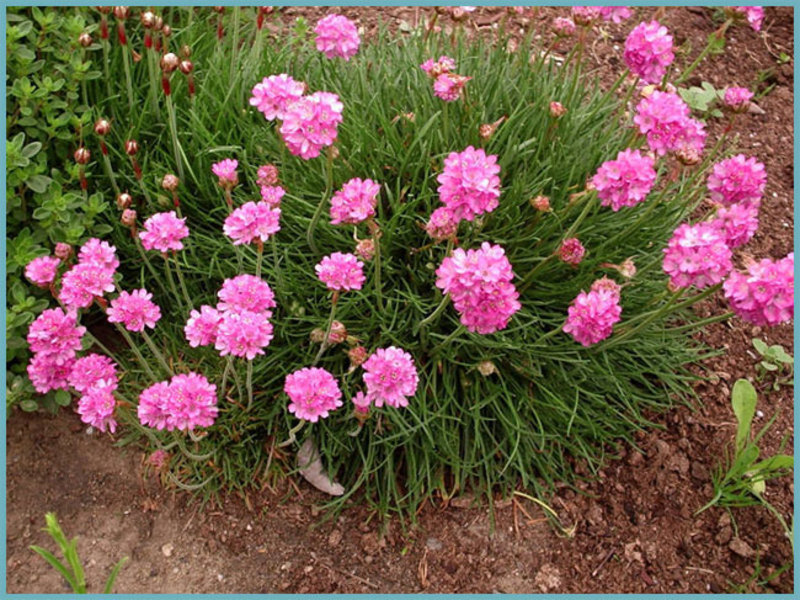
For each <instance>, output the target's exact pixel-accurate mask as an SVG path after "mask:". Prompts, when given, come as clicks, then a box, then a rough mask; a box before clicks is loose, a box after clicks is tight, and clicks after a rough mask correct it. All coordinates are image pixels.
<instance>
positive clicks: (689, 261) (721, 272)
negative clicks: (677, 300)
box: [663, 223, 733, 289]
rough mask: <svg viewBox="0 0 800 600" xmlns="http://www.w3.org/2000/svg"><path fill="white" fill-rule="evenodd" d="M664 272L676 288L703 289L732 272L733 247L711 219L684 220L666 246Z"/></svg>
mask: <svg viewBox="0 0 800 600" xmlns="http://www.w3.org/2000/svg"><path fill="white" fill-rule="evenodd" d="M663 268H664V272H665V273H667V275H669V277H670V285H671V286H672V287H673V288H685V287H689V286H694V287H696V288H697V289H703V288H705V287H708V286H710V285H715V284H717V283H719V282H721V281H722V280H723V279H725V277H726V276H727V275H728V273H730V271H731V269H732V268H733V265H732V263H731V250H730V248H728V245H727V244H726V243H725V238H724V237H723V235H722V234H721V233H720V231H719V229H717V228H716V227H714V226H713V225H711V224H709V223H698V224H696V225H689V224H687V223H684V224H683V225H681V226H679V227H678V228H677V229H676V230H675V232H674V233H673V234H672V239H670V241H669V243H668V244H667V247H666V248H664V262H663Z"/></svg>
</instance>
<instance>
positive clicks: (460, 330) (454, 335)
mask: <svg viewBox="0 0 800 600" xmlns="http://www.w3.org/2000/svg"><path fill="white" fill-rule="evenodd" d="M465 330H466V327H464V325H459V326H458V327H456V328H455V330H454V331H453V333H451V334H450V335H448V336H447V337H446V338H445V339H444V341H442V342H441V343H440V344H439V345H437V346H436V347H434V349H433V350H431V353H430V356H433V355H434V354H436V353H437V352H438V351H439V350H441V349H442V348H444V347H445V346H446V345H447V344H449V343H450V342H452V341H453V340H454V339H455V338H457V337H458V336H459V335H460V334H462V333H464V331H465Z"/></svg>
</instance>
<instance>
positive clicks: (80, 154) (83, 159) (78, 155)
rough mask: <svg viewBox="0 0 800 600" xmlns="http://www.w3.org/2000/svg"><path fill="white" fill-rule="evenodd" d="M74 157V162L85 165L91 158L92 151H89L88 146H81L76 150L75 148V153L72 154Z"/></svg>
mask: <svg viewBox="0 0 800 600" xmlns="http://www.w3.org/2000/svg"><path fill="white" fill-rule="evenodd" d="M73 157H74V158H75V162H76V163H78V164H79V165H85V164H87V163H88V162H89V159H91V158H92V153H91V152H89V149H88V148H84V147H83V146H81V147H80V148H78V149H77V150H75V154H74V155H73Z"/></svg>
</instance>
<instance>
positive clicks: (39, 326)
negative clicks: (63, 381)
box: [27, 308, 86, 363]
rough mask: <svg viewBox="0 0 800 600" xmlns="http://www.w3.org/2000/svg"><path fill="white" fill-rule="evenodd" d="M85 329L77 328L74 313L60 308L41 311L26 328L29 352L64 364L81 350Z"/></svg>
mask: <svg viewBox="0 0 800 600" xmlns="http://www.w3.org/2000/svg"><path fill="white" fill-rule="evenodd" d="M84 333H86V328H85V327H79V326H78V324H77V322H76V320H75V314H74V313H67V312H64V311H63V310H62V309H60V308H48V309H47V310H45V311H42V314H40V315H39V316H38V317H36V320H34V321H33V323H31V325H30V327H29V328H28V338H27V339H28V345H29V346H30V349H31V352H36V353H37V354H41V355H47V356H50V357H52V359H53V360H54V361H55V362H56V363H62V362H66V361H67V360H68V359H71V358H72V357H74V356H75V352H76V351H78V350H80V349H81V338H83V334H84Z"/></svg>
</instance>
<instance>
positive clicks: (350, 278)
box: [314, 252, 365, 291]
mask: <svg viewBox="0 0 800 600" xmlns="http://www.w3.org/2000/svg"><path fill="white" fill-rule="evenodd" d="M314 270H315V271H316V272H317V277H318V278H319V280H320V281H321V282H322V283H324V284H325V285H327V286H328V289H329V290H335V291H346V290H360V289H361V286H362V285H364V280H365V277H364V263H363V262H361V261H360V260H358V258H356V256H355V255H354V254H343V253H342V252H334V253H333V254H330V255H329V256H326V257H325V258H323V259H322V260H321V261H320V262H319V264H318V265H317V266H316V267H314Z"/></svg>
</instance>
